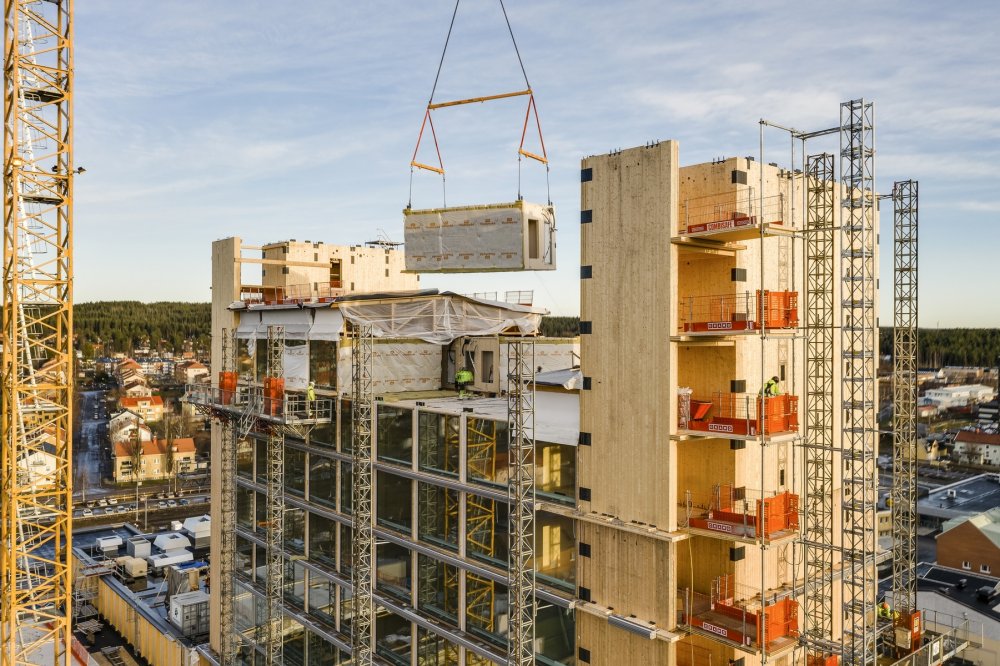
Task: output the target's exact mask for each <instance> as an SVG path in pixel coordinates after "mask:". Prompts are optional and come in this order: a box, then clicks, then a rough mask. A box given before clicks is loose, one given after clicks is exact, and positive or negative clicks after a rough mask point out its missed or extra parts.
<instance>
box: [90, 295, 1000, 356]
mask: <svg viewBox="0 0 1000 666" xmlns="http://www.w3.org/2000/svg"><path fill="white" fill-rule="evenodd" d="M73 316H74V321H75V326H76V336H77V345H78V349H82V350H83V352H84V356H87V357H91V356H92V355H93V351H94V345H95V344H96V343H98V342H101V343H103V344H104V347H103V349H101V352H102V353H105V354H108V353H114V352H122V353H126V354H129V353H132V351H133V350H134V349H135V348H136V347H138V346H142V345H146V344H148V345H149V346H150V347H151V348H153V349H157V348H160V349H161V350H163V351H175V352H177V351H181V349H182V348H183V343H184V341H185V340H190V341H192V342H193V344H194V346H195V348H202V349H207V348H208V345H209V342H210V336H211V317H212V314H211V305H210V304H209V303H171V302H159V303H140V302H139V301H99V302H94V303H80V304H78V305H76V306H75V307H74V308H73ZM579 327H580V318H579V317H543V318H542V325H541V328H542V334H543V335H547V336H555V337H564V336H575V335H577V333H578V331H579ZM879 351H880V353H881V354H882V355H883V356H887V355H891V354H892V329H891V328H888V327H884V328H882V329H881V330H880V334H879ZM918 354H919V357H918V359H917V363H918V365H919V366H920V367H923V368H939V367H941V366H944V365H973V366H994V365H996V363H997V357H998V356H1000V329H996V328H925V329H920V333H919V351H918Z"/></svg>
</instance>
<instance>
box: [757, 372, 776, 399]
mask: <svg viewBox="0 0 1000 666" xmlns="http://www.w3.org/2000/svg"><path fill="white" fill-rule="evenodd" d="M778 381H779V380H778V375H775V376H774V377H771V378H770V379H768V380H767V381H766V382H764V388H762V389H761V390H760V394H761V395H762V396H764V397H765V398H773V397H775V396H778V395H781V388H780V387H779V386H778Z"/></svg>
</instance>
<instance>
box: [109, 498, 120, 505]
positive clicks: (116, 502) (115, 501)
mask: <svg viewBox="0 0 1000 666" xmlns="http://www.w3.org/2000/svg"><path fill="white" fill-rule="evenodd" d="M108 504H118V498H116V497H109V498H108Z"/></svg>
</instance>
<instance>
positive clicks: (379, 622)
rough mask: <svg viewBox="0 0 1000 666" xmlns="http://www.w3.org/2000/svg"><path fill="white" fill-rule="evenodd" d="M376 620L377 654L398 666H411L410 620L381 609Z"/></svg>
mask: <svg viewBox="0 0 1000 666" xmlns="http://www.w3.org/2000/svg"><path fill="white" fill-rule="evenodd" d="M376 615H377V617H376V620H375V652H376V653H377V654H379V655H380V656H382V657H384V658H385V659H387V660H388V661H389V662H390V663H392V664H397V665H398V666H410V649H411V647H410V645H411V643H412V642H413V641H412V634H411V626H410V621H409V620H404V619H403V618H401V617H399V616H398V615H394V614H392V613H390V612H388V611H387V610H386V609H384V608H379V609H378V613H376Z"/></svg>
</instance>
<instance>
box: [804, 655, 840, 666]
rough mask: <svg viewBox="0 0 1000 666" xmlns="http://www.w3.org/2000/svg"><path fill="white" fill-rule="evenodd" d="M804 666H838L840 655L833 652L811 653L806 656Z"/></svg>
mask: <svg viewBox="0 0 1000 666" xmlns="http://www.w3.org/2000/svg"><path fill="white" fill-rule="evenodd" d="M806 666H840V657H838V656H837V655H835V654H825V655H824V654H811V655H809V656H807V657H806Z"/></svg>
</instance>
